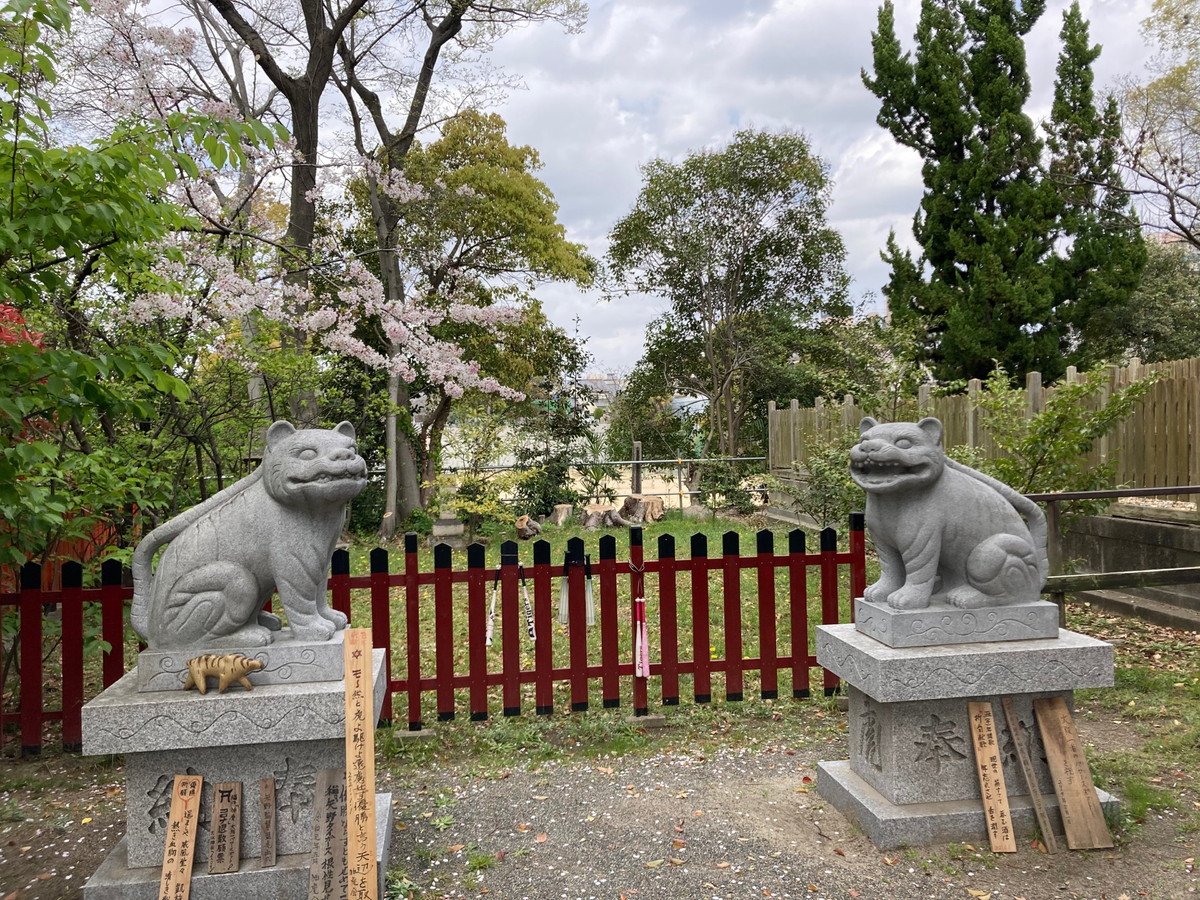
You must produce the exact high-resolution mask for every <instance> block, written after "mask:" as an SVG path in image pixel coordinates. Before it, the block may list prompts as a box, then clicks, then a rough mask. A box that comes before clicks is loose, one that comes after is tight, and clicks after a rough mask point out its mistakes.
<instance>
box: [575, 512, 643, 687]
mask: <svg viewBox="0 0 1200 900" xmlns="http://www.w3.org/2000/svg"><path fill="white" fill-rule="evenodd" d="M637 530H638V532H639V533H640V532H641V530H642V529H641V528H638V529H637ZM629 539H630V540H633V530H632V529H630V533H629ZM585 567H586V570H585V572H584V574H585V575H586V576H587V578H588V579H589V580H590V579H592V578H593V577H594V576H593V575H592V572H591V563H589V562H585ZM596 568H598V569H599V570H600V577H599V579H598V580H599V582H600V585H599V586H600V596H599V597H598V598H597V602H598V609H597V616H596V617H597V620H598V621H599V622H600V665H601V667H602V668H603V670H604V672H603V674H602V675H601V676H600V685H601V689H600V696H601V697H602V698H603V699H602V702H603V707H604V709H614V708H616V707H618V706H620V705H621V678H620V671H619V666H620V663H621V656H620V652H619V648H618V646H617V645H618V644H619V643H620V637H621V632H620V615H619V613H618V611H617V539H616V537H614V536H613V535H611V534H606V535H603V536H602V537H601V538H600V558H599V560H597V564H596ZM630 587H631V588H632V587H633V585H630Z"/></svg>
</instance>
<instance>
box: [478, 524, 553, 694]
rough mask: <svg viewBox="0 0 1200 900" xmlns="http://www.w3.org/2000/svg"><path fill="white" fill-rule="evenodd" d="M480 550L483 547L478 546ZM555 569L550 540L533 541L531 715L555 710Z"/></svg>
mask: <svg viewBox="0 0 1200 900" xmlns="http://www.w3.org/2000/svg"><path fill="white" fill-rule="evenodd" d="M480 549H481V550H482V548H480ZM553 599H554V571H553V569H551V560H550V542H549V541H547V540H539V541H536V542H535V543H534V545H533V618H534V622H535V623H536V624H537V633H538V635H539V638H540V640H538V642H537V643H536V644H534V647H533V659H534V668H535V669H536V670H537V678H536V681H535V683H534V688H533V706H534V715H537V716H549V715H552V714H553V713H554V678H553V675H552V673H551V670H552V669H553V668H554V642H553V635H554V625H553V624H552V623H553V621H554V613H553V612H552V609H553V606H554V603H553Z"/></svg>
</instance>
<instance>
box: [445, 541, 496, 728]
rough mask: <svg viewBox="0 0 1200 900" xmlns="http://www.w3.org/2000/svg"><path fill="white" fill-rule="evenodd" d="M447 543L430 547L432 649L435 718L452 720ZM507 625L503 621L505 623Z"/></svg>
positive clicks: (451, 579)
mask: <svg viewBox="0 0 1200 900" xmlns="http://www.w3.org/2000/svg"><path fill="white" fill-rule="evenodd" d="M453 561H454V560H453V552H452V551H451V549H450V545H449V544H435V545H434V548H433V650H434V673H435V674H436V676H437V682H438V684H437V694H436V696H437V717H438V721H439V722H451V721H453V720H454V651H455V649H456V644H455V641H454V575H453V573H452V572H451V571H450V568H451V565H452V564H453ZM505 624H507V622H506V623H505Z"/></svg>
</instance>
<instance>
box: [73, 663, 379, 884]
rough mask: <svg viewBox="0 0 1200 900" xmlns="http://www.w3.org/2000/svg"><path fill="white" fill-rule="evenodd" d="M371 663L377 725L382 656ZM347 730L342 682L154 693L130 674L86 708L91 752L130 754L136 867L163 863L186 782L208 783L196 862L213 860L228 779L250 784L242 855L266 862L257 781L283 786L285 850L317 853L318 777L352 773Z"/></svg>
mask: <svg viewBox="0 0 1200 900" xmlns="http://www.w3.org/2000/svg"><path fill="white" fill-rule="evenodd" d="M338 648H339V652H340V651H341V643H340V642H339V644H338ZM372 657H373V658H372V676H373V684H374V700H375V719H376V721H378V718H379V711H380V708H381V706H382V704H383V686H384V678H385V675H386V673H385V663H384V651H383V650H375V651H374V652H373V654H372ZM345 723H346V707H345V689H344V683H343V682H342V681H325V682H313V683H304V684H267V685H261V686H259V687H256V688H255V689H254V690H253V691H246V690H244V689H242V688H241V687H240V686H239V687H237V688H236V689H234V688H231V689H230V690H229V691H228V692H227V693H225V694H217V693H216V692H215V691H212V690H210V691H209V692H208V693H207V694H204V695H201V694H199V693H197V692H195V691H180V690H173V691H158V692H154V693H146V692H139V691H138V689H137V675H136V673H134V672H129V673H127V674H126V675H125V676H124V677H123V678H122V679H120V680H119V681H118V682H117V683H116V684H114V685H112V686H111V687H109V688H108V689H107V690H106V691H104V692H103V693H102V694H101V695H100V696H99V697H97V698H96V699H94V700H92V701H91V702H90V703H88V704H86V705H85V706H84V707H83V751H84V753H85V754H88V755H92V756H94V755H97V754H107V753H120V754H125V757H126V759H125V780H126V801H125V819H126V829H125V831H126V851H125V852H126V861H127V864H128V865H131V866H133V867H134V868H138V867H148V866H154V867H157V866H159V865H161V863H162V854H163V846H164V842H165V832H166V827H165V826H166V818H165V817H166V815H167V810H168V808H169V793H170V788H171V781H172V779H173V777H174V776H175V775H184V774H195V775H202V776H203V777H204V785H205V786H204V794H203V797H202V799H201V804H200V822H199V830H198V833H197V840H196V851H197V859H198V860H200V861H203V860H206V859H207V854H208V840H209V831H208V825H207V823H208V819H209V816H210V815H211V809H212V802H211V790H210V789H209V785H211V784H214V783H216V782H221V781H240V782H242V785H243V796H244V797H245V798H246V800H245V802H244V804H243V809H242V857H243V859H246V858H255V857H257V856H258V855H259V852H260V846H259V837H258V829H259V819H260V812H259V808H258V805H257V798H258V782H259V780H260V779H262V778H268V777H270V778H273V779H274V780H275V817H276V829H277V837H276V848H277V852H278V853H280V854H295V853H301V852H305V851H307V850H309V849H310V848H311V847H312V837H313V825H312V816H313V790H314V788H315V786H316V773H317V772H318V771H320V770H321V769H327V768H342V767H344V766H345V759H346V757H345V730H346V725H345ZM164 798H168V799H167V800H166V801H164Z"/></svg>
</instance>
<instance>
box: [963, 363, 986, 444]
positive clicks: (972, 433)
mask: <svg viewBox="0 0 1200 900" xmlns="http://www.w3.org/2000/svg"><path fill="white" fill-rule="evenodd" d="M982 389H983V382H981V381H980V380H979V379H978V378H972V379H971V380H970V381H968V382H967V446H968V447H970V448H972V449H974V448H976V447H978V446H979V394H980V392H981V391H982Z"/></svg>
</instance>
